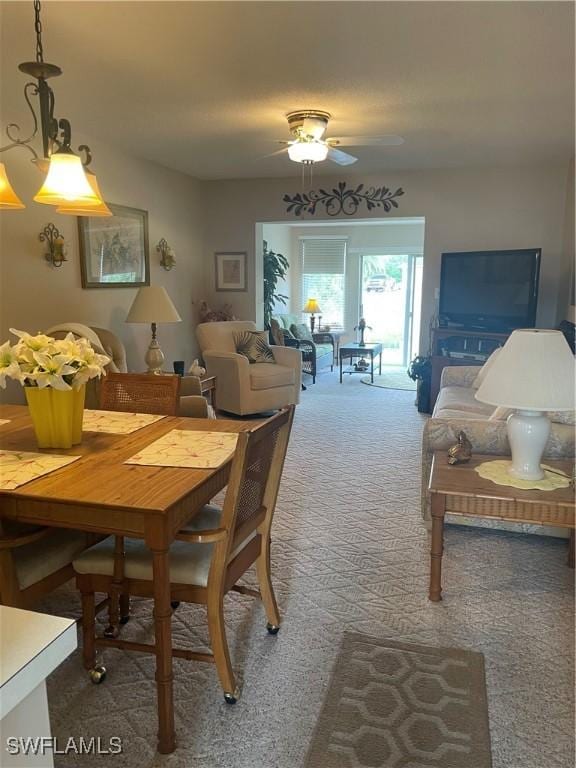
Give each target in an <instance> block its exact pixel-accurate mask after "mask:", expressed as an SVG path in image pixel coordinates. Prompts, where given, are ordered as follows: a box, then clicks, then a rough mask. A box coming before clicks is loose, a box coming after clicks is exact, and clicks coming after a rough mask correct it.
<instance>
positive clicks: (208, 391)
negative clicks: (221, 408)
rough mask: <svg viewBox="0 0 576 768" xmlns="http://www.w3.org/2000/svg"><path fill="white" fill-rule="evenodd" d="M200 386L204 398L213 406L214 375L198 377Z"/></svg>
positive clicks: (214, 392) (214, 391)
mask: <svg viewBox="0 0 576 768" xmlns="http://www.w3.org/2000/svg"><path fill="white" fill-rule="evenodd" d="M200 387H201V389H202V394H203V395H204V397H205V398H206V400H208V402H209V403H210V405H211V406H212V407H214V401H215V394H216V376H205V377H204V378H202V379H200Z"/></svg>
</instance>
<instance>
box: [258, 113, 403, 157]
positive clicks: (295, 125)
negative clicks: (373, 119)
mask: <svg viewBox="0 0 576 768" xmlns="http://www.w3.org/2000/svg"><path fill="white" fill-rule="evenodd" d="M330 117H331V115H330V113H329V112H324V111H323V110H321V109H299V110H296V111H295V112H289V113H288V114H287V115H286V119H287V120H288V128H289V129H290V133H291V134H292V136H294V138H293V139H292V141H281V142H280V143H281V144H285V145H286V146H284V147H283V148H282V149H280V150H278V152H274V153H273V154H272V155H270V157H272V156H274V155H281V154H283V153H284V152H287V153H288V157H289V158H290V160H293V161H294V162H295V163H303V164H304V165H312V164H313V163H319V162H322V161H323V160H326V159H328V160H332V161H333V162H335V163H337V164H338V165H352V163H355V162H356V161H357V160H358V158H357V157H354V155H350V154H348V152H343V151H342V150H341V149H340V148H339V147H362V146H379V147H393V146H398V145H399V144H404V139H403V138H402V137H401V136H393V135H388V136H338V137H336V136H332V137H330V138H326V139H325V138H323V136H324V133H325V132H326V128H327V127H328V121H329V120H330Z"/></svg>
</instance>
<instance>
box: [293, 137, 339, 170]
mask: <svg viewBox="0 0 576 768" xmlns="http://www.w3.org/2000/svg"><path fill="white" fill-rule="evenodd" d="M329 149H330V148H329V146H328V145H327V144H323V143H322V142H321V141H295V142H294V143H293V144H290V145H289V146H288V157H289V158H290V160H293V161H294V162H295V163H306V164H309V163H319V162H322V160H326V158H327V157H328V150H329Z"/></svg>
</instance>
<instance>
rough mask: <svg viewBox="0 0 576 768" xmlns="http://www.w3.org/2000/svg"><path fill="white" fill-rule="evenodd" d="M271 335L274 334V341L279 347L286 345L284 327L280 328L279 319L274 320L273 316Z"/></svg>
mask: <svg viewBox="0 0 576 768" xmlns="http://www.w3.org/2000/svg"><path fill="white" fill-rule="evenodd" d="M270 336H272V341H273V342H274V344H276V346H277V347H283V346H285V345H284V334H283V332H282V328H280V323H279V322H278V320H274V319H273V318H272V319H271V320H270Z"/></svg>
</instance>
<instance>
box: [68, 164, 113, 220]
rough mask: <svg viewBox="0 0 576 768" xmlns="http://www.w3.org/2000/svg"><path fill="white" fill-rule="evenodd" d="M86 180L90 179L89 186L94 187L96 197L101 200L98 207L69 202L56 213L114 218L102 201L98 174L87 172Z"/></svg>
mask: <svg viewBox="0 0 576 768" xmlns="http://www.w3.org/2000/svg"><path fill="white" fill-rule="evenodd" d="M86 178H87V179H88V184H90V186H91V187H92V191H93V192H94V194H95V195H96V197H97V198H98V199H99V200H100V202H99V203H97V204H96V205H85V204H83V203H76V202H72V203H70V202H68V203H63V204H62V205H59V206H58V208H56V213H63V214H65V215H66V214H68V215H70V216H112V215H113V214H112V211H111V210H110V208H108V206H107V205H106V203H105V202H104V200H103V199H102V193H101V192H100V187H99V186H98V179H97V178H96V174H95V173H94V172H93V171H89V170H86Z"/></svg>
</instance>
